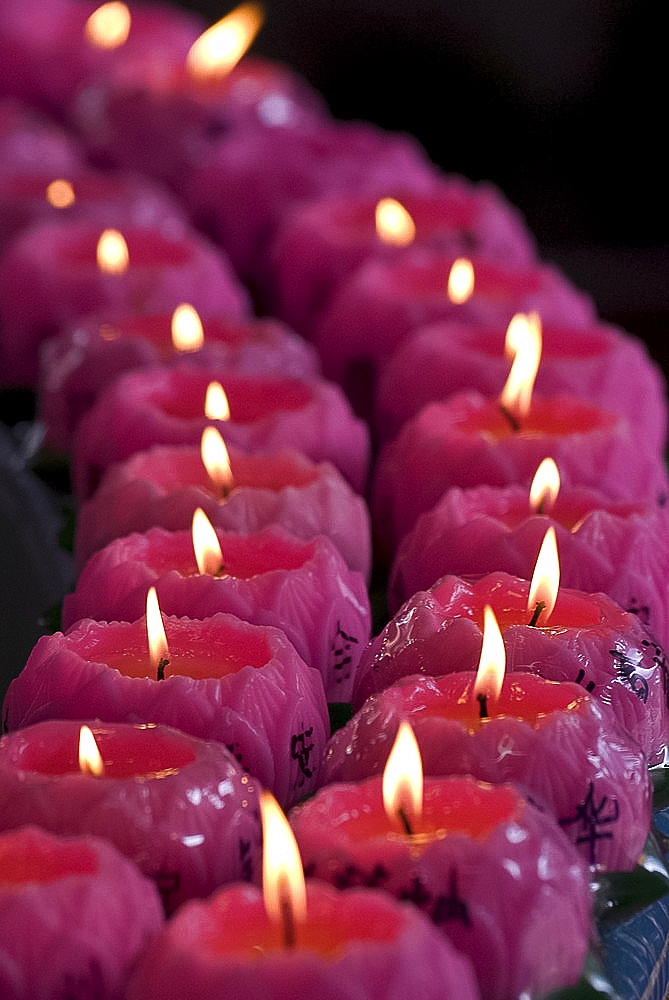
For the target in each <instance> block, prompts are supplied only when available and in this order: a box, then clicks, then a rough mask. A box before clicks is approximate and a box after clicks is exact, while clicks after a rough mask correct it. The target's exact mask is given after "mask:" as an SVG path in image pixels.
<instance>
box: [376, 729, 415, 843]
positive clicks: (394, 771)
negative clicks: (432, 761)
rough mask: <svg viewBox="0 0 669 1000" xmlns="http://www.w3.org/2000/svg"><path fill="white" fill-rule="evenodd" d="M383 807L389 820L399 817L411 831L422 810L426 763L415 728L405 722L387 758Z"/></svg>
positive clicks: (383, 787) (382, 784)
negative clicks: (421, 755)
mask: <svg viewBox="0 0 669 1000" xmlns="http://www.w3.org/2000/svg"><path fill="white" fill-rule="evenodd" d="M381 791H382V795H383V807H384V809H385V810H386V815H387V816H388V818H389V819H390V820H392V821H393V822H395V821H396V820H397V818H398V816H399V817H400V819H401V821H402V824H403V826H404V827H405V829H406V831H407V832H409V831H410V830H411V829H412V828H413V827H414V825H415V823H417V822H418V820H420V817H421V813H422V811H423V762H422V760H421V757H420V750H419V748H418V743H417V742H416V737H415V736H414V732H413V729H412V728H411V726H410V725H409V723H408V722H402V723H401V724H400V728H399V729H398V731H397V736H396V737H395V742H394V743H393V748H392V750H391V751H390V753H389V755H388V760H387V761H386V766H385V768H384V770H383V781H382V783H381Z"/></svg>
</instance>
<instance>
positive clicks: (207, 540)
mask: <svg viewBox="0 0 669 1000" xmlns="http://www.w3.org/2000/svg"><path fill="white" fill-rule="evenodd" d="M191 534H192V537H193V551H194V552H195V562H196V563H197V570H198V573H200V574H201V575H202V576H206V575H207V574H209V575H210V576H217V575H218V574H220V572H221V568H222V566H223V552H222V551H221V543H220V542H219V540H218V535H217V534H216V532H215V530H214V526H213V525H212V523H211V521H210V520H209V518H208V517H207V515H206V514H205V512H204V511H203V510H202V508H201V507H197V508H196V510H195V512H194V513H193V524H192V528H191Z"/></svg>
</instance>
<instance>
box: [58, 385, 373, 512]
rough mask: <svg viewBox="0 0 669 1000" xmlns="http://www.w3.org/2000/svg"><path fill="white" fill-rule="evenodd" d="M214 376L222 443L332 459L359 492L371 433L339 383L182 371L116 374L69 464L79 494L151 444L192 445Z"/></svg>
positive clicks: (84, 425)
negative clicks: (220, 401) (226, 414)
mask: <svg viewBox="0 0 669 1000" xmlns="http://www.w3.org/2000/svg"><path fill="white" fill-rule="evenodd" d="M219 376H220V378H223V380H224V381H225V387H224V388H225V393H226V396H227V398H228V402H229V407H230V419H228V420H225V421H221V422H220V423H218V424H217V426H218V429H219V430H220V432H221V433H222V435H223V437H224V439H225V441H226V443H228V444H232V445H236V446H237V447H239V448H242V449H244V450H245V451H248V452H253V451H264V452H271V451H282V450H284V449H286V448H291V449H295V450H296V451H301V452H303V453H304V454H305V455H306V456H307V457H308V458H310V459H311V460H312V461H314V462H322V461H331V462H332V463H333V465H335V466H336V467H337V468H338V469H339V470H340V472H342V474H343V475H344V476H345V477H346V479H347V480H348V481H349V483H350V484H351V486H352V487H353V489H354V490H355V491H356V492H357V493H362V492H363V490H364V486H365V482H366V478H367V470H368V464H369V450H370V445H369V431H368V428H367V426H366V425H365V424H364V423H363V421H361V420H359V419H358V418H356V417H355V416H354V414H353V412H352V410H351V407H350V405H349V403H348V401H347V400H346V398H345V396H344V394H343V393H342V392H341V390H340V389H339V387H338V386H336V385H334V384H332V383H329V382H325V381H323V380H322V379H297V378H286V377H282V376H278V375H276V376H269V375H262V376H260V375H259V376H252V375H241V374H232V373H229V372H225V373H221V372H220V370H219V371H217V370H216V368H215V367H214V368H213V369H212V368H203V367H197V368H196V367H190V366H188V367H185V366H180V367H179V368H178V369H177V368H170V369H167V368H161V369H152V370H150V371H139V372H130V373H128V374H127V375H124V376H122V377H121V378H119V379H117V380H116V381H115V382H114V383H113V384H112V385H110V386H109V387H108V388H107V390H106V391H105V392H103V393H102V395H101V396H100V397H99V398H98V400H97V402H96V404H95V405H94V406H93V407H92V408H91V410H89V412H88V413H87V414H86V415H85V416H84V417H83V418H82V420H81V422H80V424H79V429H78V433H77V439H76V442H75V446H74V453H73V463H72V475H73V483H74V490H75V492H76V493H77V495H78V496H79V497H80V498H81V499H86V498H87V497H88V496H90V495H91V493H92V492H93V489H94V488H95V486H97V484H98V482H99V479H100V476H101V474H102V473H103V472H104V470H105V469H106V468H107V466H109V465H111V464H112V463H113V462H118V461H121V460H123V459H125V458H128V457H129V456H130V455H133V454H135V453H136V452H138V451H145V450H146V449H147V448H150V447H151V446H153V445H156V444H170V445H173V444H180V445H183V444H191V445H198V444H199V442H200V438H201V436H202V432H203V430H204V429H205V427H206V426H207V425H208V424H209V423H210V422H211V420H212V418H211V417H207V416H206V415H205V411H204V403H205V397H206V392H207V388H208V386H209V384H210V382H211V381H213V380H217V381H220V378H219Z"/></svg>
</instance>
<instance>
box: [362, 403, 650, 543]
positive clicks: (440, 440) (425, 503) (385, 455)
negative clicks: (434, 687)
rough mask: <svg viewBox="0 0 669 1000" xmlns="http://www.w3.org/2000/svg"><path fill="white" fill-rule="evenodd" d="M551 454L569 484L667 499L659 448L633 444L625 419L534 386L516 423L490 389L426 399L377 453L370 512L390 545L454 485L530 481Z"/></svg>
mask: <svg viewBox="0 0 669 1000" xmlns="http://www.w3.org/2000/svg"><path fill="white" fill-rule="evenodd" d="M547 455H550V456H551V457H552V458H553V459H554V460H555V462H556V464H557V465H558V468H559V469H560V476H561V478H562V481H563V483H564V484H565V486H566V487H568V488H571V487H573V486H583V487H586V488H591V489H596V490H599V491H601V493H603V494H604V495H605V496H607V497H609V498H610V499H612V500H625V501H644V502H645V503H647V504H653V503H657V502H664V500H665V499H666V496H667V492H668V490H667V475H666V471H665V469H664V467H663V463H662V461H661V459H660V457H659V456H658V455H652V454H649V453H648V451H647V450H646V449H645V448H639V446H638V444H637V442H636V438H635V436H634V434H633V430H632V428H631V427H630V425H629V423H628V422H627V420H625V419H624V418H623V417H621V416H619V415H618V414H616V413H613V412H612V411H609V410H603V409H601V408H600V407H597V406H594V405H592V404H591V403H589V402H585V401H582V400H580V399H577V398H574V397H571V396H555V397H550V398H541V397H539V396H535V397H534V398H533V400H532V405H531V408H530V412H529V414H528V416H527V417H526V418H524V419H523V420H522V421H521V423H520V427H519V429H517V430H513V429H512V427H511V425H510V423H509V421H508V419H507V418H506V417H505V416H504V414H503V412H502V410H501V408H500V405H499V403H498V401H497V400H496V399H491V398H486V397H484V396H482V395H480V393H478V392H460V393H456V394H455V395H454V396H451V397H450V399H448V400H445V401H443V402H437V403H428V404H427V406H425V407H423V409H422V410H421V411H420V412H419V413H418V414H417V415H416V416H415V417H414V418H412V419H411V420H408V421H407V423H406V424H405V425H404V427H403V428H402V430H401V431H400V433H399V434H398V436H397V437H396V438H395V439H394V440H393V441H390V442H388V443H387V444H386V445H385V446H384V447H383V449H382V450H381V454H380V457H379V461H378V463H377V467H376V474H375V481H374V486H373V495H372V505H371V506H372V517H373V519H374V523H375V527H376V529H377V531H378V534H379V539H380V541H381V542H382V544H383V546H384V547H385V549H386V551H391V552H392V551H393V550H394V549H395V547H396V546H397V544H398V543H399V541H400V540H401V539H402V538H403V537H404V535H405V534H407V532H408V531H410V530H411V528H412V527H413V526H414V524H415V523H416V520H417V519H418V517H419V515H420V514H422V513H423V512H424V511H426V510H430V509H431V508H432V507H434V506H435V504H436V503H437V501H438V500H439V499H440V497H441V496H442V494H443V493H445V492H446V490H448V489H450V488H451V487H454V486H458V487H461V488H463V489H467V488H469V487H473V486H479V485H481V484H482V483H486V484H488V485H489V486H495V487H504V486H509V485H512V484H521V485H522V484H525V485H526V486H527V488H528V489H529V485H530V483H531V480H532V477H533V476H534V473H535V472H536V470H537V467H538V466H539V463H540V462H541V461H542V460H543V459H544V458H545V457H546V456H547Z"/></svg>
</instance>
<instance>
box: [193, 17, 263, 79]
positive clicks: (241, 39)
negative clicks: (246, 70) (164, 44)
mask: <svg viewBox="0 0 669 1000" xmlns="http://www.w3.org/2000/svg"><path fill="white" fill-rule="evenodd" d="M264 19H265V10H264V8H263V6H262V5H261V4H259V3H242V4H240V5H239V7H236V8H235V9H234V10H233V11H230V13H229V14H227V15H226V16H225V17H222V18H221V20H220V21H217V22H216V24H213V25H212V26H211V28H208V29H207V31H205V32H203V34H201V35H200V37H199V38H198V39H196V40H195V42H193V44H192V45H191V47H190V50H189V52H188V55H187V56H186V68H187V69H188V72H189V73H190V74H191V75H192V76H194V77H196V78H200V79H207V78H210V79H211V78H214V77H222V76H225V75H226V74H227V73H229V72H230V70H231V69H233V68H234V67H235V66H236V65H237V63H238V62H239V60H240V59H241V58H242V56H243V55H244V53H245V52H246V51H247V49H248V48H249V47H250V45H251V44H252V42H253V40H254V38H255V37H256V35H257V34H258V32H259V31H260V29H261V27H262V25H263V21H264Z"/></svg>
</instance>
